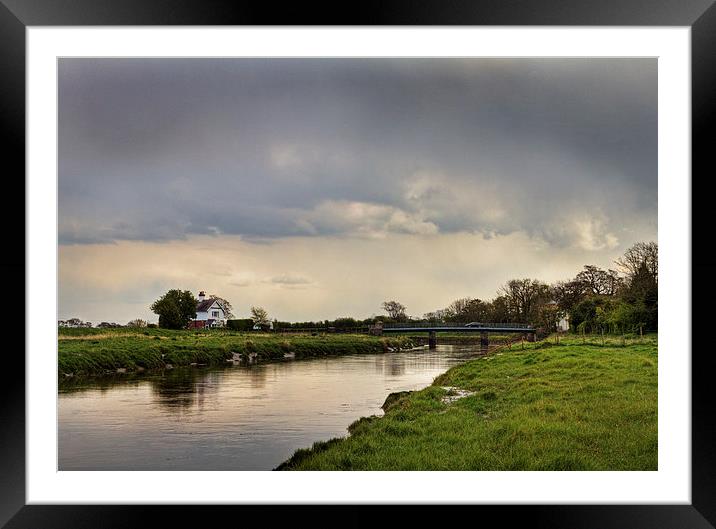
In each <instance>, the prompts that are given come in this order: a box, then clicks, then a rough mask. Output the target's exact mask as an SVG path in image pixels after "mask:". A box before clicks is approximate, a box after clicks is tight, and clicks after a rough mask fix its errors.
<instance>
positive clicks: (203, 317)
mask: <svg viewBox="0 0 716 529" xmlns="http://www.w3.org/2000/svg"><path fill="white" fill-rule="evenodd" d="M225 325H226V312H225V311H224V307H222V306H221V303H220V302H219V301H218V300H217V299H216V298H207V297H206V294H205V293H204V291H203V290H202V291H201V292H199V297H198V301H197V303H196V318H195V319H193V320H191V321H190V322H189V328H190V329H205V328H207V327H223V326H225Z"/></svg>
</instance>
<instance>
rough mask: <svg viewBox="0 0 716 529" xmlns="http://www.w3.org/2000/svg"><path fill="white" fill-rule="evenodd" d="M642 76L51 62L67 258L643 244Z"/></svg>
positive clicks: (650, 192)
mask: <svg viewBox="0 0 716 529" xmlns="http://www.w3.org/2000/svg"><path fill="white" fill-rule="evenodd" d="M656 74H657V67H656V60H654V59H61V60H60V66H59V149H60V151H59V207H60V242H62V243H76V244H83V243H95V242H110V241H116V240H124V239H130V240H172V239H181V238H184V237H186V236H188V235H191V234H217V235H219V234H239V235H242V236H244V237H247V238H252V239H256V240H265V239H271V238H276V237H286V236H296V235H340V234H345V233H351V234H358V235H366V236H376V235H380V234H384V233H388V232H399V233H418V234H428V233H445V232H456V231H467V232H481V233H484V234H486V235H495V234H506V233H510V232H513V231H516V230H525V231H527V232H528V233H531V234H536V235H539V236H542V237H544V238H546V239H547V240H549V241H550V242H553V243H555V244H560V245H570V244H582V245H583V246H589V245H590V244H591V245H593V247H594V248H595V249H597V248H599V247H601V246H604V245H608V244H610V239H609V237H610V234H612V233H615V232H618V231H619V230H620V229H621V228H622V227H623V226H625V225H631V224H650V223H651V224H653V226H654V230H655V226H656V199H657V195H656V178H657V165H656V164H657V128H656V124H657V84H656Z"/></svg>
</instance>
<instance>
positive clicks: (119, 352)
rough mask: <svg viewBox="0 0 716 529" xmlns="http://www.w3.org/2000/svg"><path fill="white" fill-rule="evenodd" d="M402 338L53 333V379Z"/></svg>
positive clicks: (341, 349)
mask: <svg viewBox="0 0 716 529" xmlns="http://www.w3.org/2000/svg"><path fill="white" fill-rule="evenodd" d="M416 345H417V344H416V343H414V342H413V341H412V340H410V338H407V337H397V336H396V337H374V336H367V335H357V334H355V335H345V334H342V335H334V334H319V335H316V336H307V335H275V334H268V333H265V334H264V333H241V332H232V331H223V330H212V331H189V330H181V331H172V330H168V329H127V328H119V329H59V336H58V375H59V376H65V377H66V376H88V375H90V376H96V375H104V374H110V373H117V372H120V373H121V372H128V373H131V372H139V371H144V370H151V369H171V368H174V367H179V366H187V365H218V364H224V363H227V362H229V361H262V360H277V359H283V358H286V357H289V358H308V357H320V356H331V355H345V354H365V353H383V352H389V351H398V350H404V349H411V348H413V347H415V346H416Z"/></svg>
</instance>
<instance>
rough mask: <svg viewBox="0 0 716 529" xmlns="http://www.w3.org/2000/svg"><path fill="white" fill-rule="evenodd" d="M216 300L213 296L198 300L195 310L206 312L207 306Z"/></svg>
mask: <svg viewBox="0 0 716 529" xmlns="http://www.w3.org/2000/svg"><path fill="white" fill-rule="evenodd" d="M215 302H216V299H214V298H208V299H205V300H204V301H199V302H197V304H196V311H197V312H206V311H207V310H209V308H210V307H211V306H212V305H213V304H214V303H215Z"/></svg>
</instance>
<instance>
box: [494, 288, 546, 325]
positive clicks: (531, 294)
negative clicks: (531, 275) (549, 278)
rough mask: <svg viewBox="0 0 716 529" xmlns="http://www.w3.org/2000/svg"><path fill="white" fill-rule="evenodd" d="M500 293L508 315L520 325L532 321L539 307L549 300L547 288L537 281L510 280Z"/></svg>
mask: <svg viewBox="0 0 716 529" xmlns="http://www.w3.org/2000/svg"><path fill="white" fill-rule="evenodd" d="M500 293H501V294H502V295H503V296H505V298H506V300H507V304H508V306H509V310H510V313H511V314H513V315H515V316H516V318H517V321H518V322H522V323H529V322H531V321H534V320H535V319H536V318H537V310H538V308H539V306H540V305H541V304H543V303H546V302H547V301H548V300H549V287H548V286H547V285H546V284H545V283H542V282H541V281H538V280H537V279H510V280H509V281H508V282H507V284H506V285H504V286H503V287H501V288H500Z"/></svg>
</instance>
